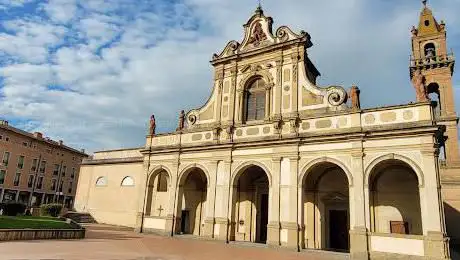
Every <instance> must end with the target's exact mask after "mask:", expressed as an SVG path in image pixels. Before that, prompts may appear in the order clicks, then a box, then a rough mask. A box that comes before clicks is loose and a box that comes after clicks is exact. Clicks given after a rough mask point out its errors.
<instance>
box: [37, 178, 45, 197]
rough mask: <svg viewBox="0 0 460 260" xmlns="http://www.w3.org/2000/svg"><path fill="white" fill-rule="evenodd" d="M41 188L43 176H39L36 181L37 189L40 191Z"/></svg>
mask: <svg viewBox="0 0 460 260" xmlns="http://www.w3.org/2000/svg"><path fill="white" fill-rule="evenodd" d="M42 186H43V176H40V177H38V180H37V189H39V190H41V189H42ZM43 196H44V195H43Z"/></svg>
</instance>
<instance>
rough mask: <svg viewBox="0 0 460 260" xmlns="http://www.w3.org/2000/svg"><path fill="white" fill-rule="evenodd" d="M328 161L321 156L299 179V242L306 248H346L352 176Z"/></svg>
mask: <svg viewBox="0 0 460 260" xmlns="http://www.w3.org/2000/svg"><path fill="white" fill-rule="evenodd" d="M332 161H333V160H331V159H324V158H323V160H315V161H313V162H311V163H309V164H307V166H306V167H304V168H303V174H302V175H301V179H300V180H299V181H300V185H301V186H300V187H301V198H302V200H301V209H300V210H301V216H302V217H301V221H302V222H303V225H305V229H303V231H302V232H300V233H301V234H300V240H301V243H300V244H301V245H302V246H303V247H306V248H314V249H332V250H339V251H348V250H349V248H350V242H349V229H350V209H349V208H350V206H349V205H350V203H349V187H350V183H351V181H352V179H351V175H350V174H349V171H348V169H347V168H342V166H339V165H338V164H337V163H336V162H335V161H334V162H332ZM340 164H341V163H340Z"/></svg>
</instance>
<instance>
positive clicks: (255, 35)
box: [248, 23, 267, 46]
mask: <svg viewBox="0 0 460 260" xmlns="http://www.w3.org/2000/svg"><path fill="white" fill-rule="evenodd" d="M266 39H267V35H266V34H265V32H264V30H263V29H262V24H261V23H257V24H256V26H254V30H253V31H252V36H251V37H250V38H249V41H248V43H249V44H254V46H258V45H259V44H260V43H261V42H262V41H265V40H266Z"/></svg>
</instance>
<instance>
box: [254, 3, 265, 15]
mask: <svg viewBox="0 0 460 260" xmlns="http://www.w3.org/2000/svg"><path fill="white" fill-rule="evenodd" d="M258 1H259V5H258V6H257V9H256V14H263V13H264V11H263V10H262V1H261V0H258Z"/></svg>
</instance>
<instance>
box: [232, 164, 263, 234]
mask: <svg viewBox="0 0 460 260" xmlns="http://www.w3.org/2000/svg"><path fill="white" fill-rule="evenodd" d="M270 180H271V178H270V174H269V172H268V171H267V169H266V167H265V166H264V165H263V164H260V163H245V164H243V165H240V167H238V168H237V169H236V171H235V174H234V176H233V178H232V182H231V186H230V187H231V189H232V196H231V217H230V219H231V225H230V230H229V240H235V241H247V242H257V243H266V242H267V239H268V231H267V226H268V223H269V219H268V218H269V198H270V196H269V195H270Z"/></svg>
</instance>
